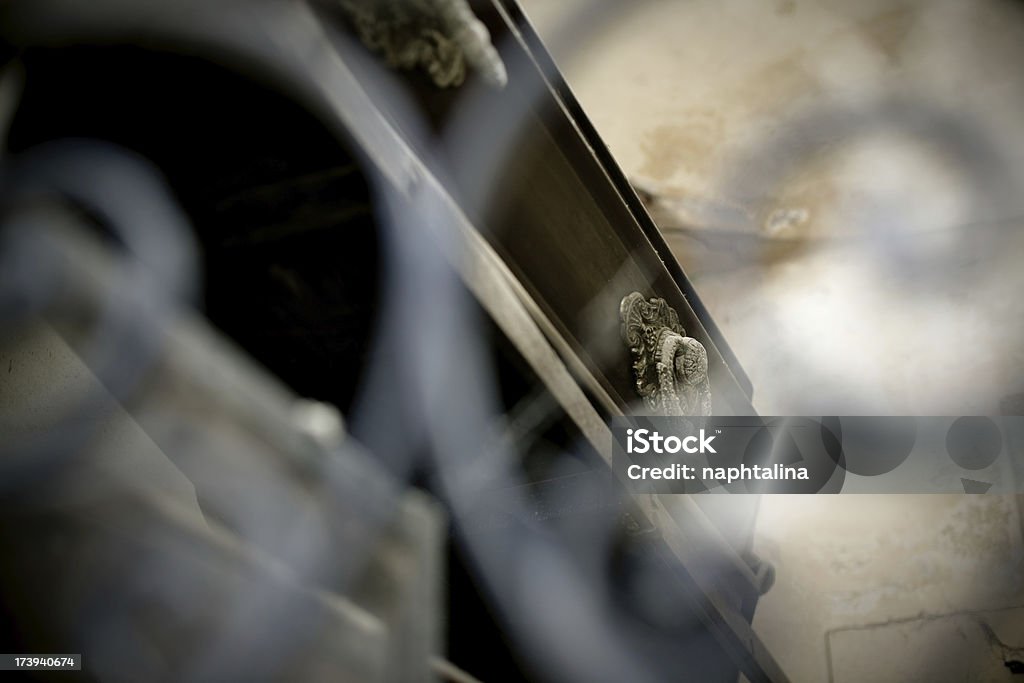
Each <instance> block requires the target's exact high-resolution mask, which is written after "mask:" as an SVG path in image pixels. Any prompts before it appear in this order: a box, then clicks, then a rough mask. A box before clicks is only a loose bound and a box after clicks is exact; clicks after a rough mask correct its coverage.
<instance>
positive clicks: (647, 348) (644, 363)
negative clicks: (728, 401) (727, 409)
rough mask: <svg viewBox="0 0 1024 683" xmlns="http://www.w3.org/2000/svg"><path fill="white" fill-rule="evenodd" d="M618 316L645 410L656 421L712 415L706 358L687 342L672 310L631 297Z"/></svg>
mask: <svg viewBox="0 0 1024 683" xmlns="http://www.w3.org/2000/svg"><path fill="white" fill-rule="evenodd" d="M619 316H620V317H621V319H622V339H623V341H624V342H626V345H627V346H628V347H629V350H630V353H631V354H632V355H633V372H634V374H635V379H636V391H637V393H638V394H640V396H641V398H643V400H644V403H645V404H646V406H647V408H648V409H649V410H651V411H652V413H654V414H656V415H710V414H711V382H710V380H709V379H708V353H707V350H706V349H705V348H704V345H703V344H701V343H700V342H699V341H697V340H696V339H693V338H692V337H687V336H686V331H685V330H683V328H682V326H681V325H680V324H679V316H678V315H677V314H676V312H675V310H673V308H672V307H671V306H669V305H668V303H666V301H665V300H664V299H650V300H645V299H644V297H643V296H642V295H641V294H640V293H639V292H633V293H631V294H628V295H626V297H625V298H623V299H622V303H621V304H620V305H619Z"/></svg>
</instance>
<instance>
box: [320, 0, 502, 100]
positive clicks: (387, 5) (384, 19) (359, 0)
mask: <svg viewBox="0 0 1024 683" xmlns="http://www.w3.org/2000/svg"><path fill="white" fill-rule="evenodd" d="M328 1H329V0H328ZM334 2H337V4H338V6H339V7H341V9H342V10H343V11H344V12H345V13H346V14H347V15H348V17H349V20H350V21H351V22H352V24H353V26H354V28H355V31H356V33H357V34H358V35H359V38H360V39H361V40H362V41H363V43H364V44H365V45H366V46H367V47H369V48H370V49H371V50H373V51H375V52H377V53H380V54H381V55H382V56H383V57H384V59H385V61H387V63H388V65H389V66H391V67H392V68H396V69H415V68H420V69H423V70H424V71H426V72H427V74H429V75H430V78H431V80H433V81H434V84H435V85H437V86H439V87H442V88H448V87H455V86H458V85H461V84H462V82H463V80H464V79H465V77H466V71H467V68H473V69H475V70H476V72H477V73H479V74H480V75H481V77H482V78H483V79H484V81H485V82H487V83H489V84H490V85H493V86H495V87H503V86H504V85H505V82H506V80H507V74H506V72H505V66H504V64H503V63H502V61H501V57H499V56H498V51H497V50H495V49H494V46H493V44H492V43H491V37H490V34H489V33H488V31H487V28H486V27H485V26H484V25H483V23H482V22H481V21H480V20H479V19H477V18H476V16H475V15H474V14H473V12H472V10H471V9H470V7H469V4H468V3H467V2H466V0H334Z"/></svg>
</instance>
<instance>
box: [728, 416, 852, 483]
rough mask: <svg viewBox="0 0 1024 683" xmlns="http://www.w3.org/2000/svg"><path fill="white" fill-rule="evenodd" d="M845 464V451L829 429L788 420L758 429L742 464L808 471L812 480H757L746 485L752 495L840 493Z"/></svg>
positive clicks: (800, 421) (818, 424)
mask: <svg viewBox="0 0 1024 683" xmlns="http://www.w3.org/2000/svg"><path fill="white" fill-rule="evenodd" d="M819 437H820V438H819ZM842 462H843V454H842V449H841V448H840V447H839V442H838V440H837V439H835V438H834V437H833V436H832V435H831V432H829V430H828V429H826V428H825V427H824V426H822V425H821V424H820V423H818V422H816V421H815V420H810V419H806V418H789V419H787V420H785V421H784V422H783V423H781V424H779V425H776V426H772V427H768V426H764V427H761V428H760V429H758V431H757V433H756V434H755V435H754V436H753V437H752V438H751V439H750V441H749V442H748V443H747V447H746V449H745V450H744V453H743V464H744V465H747V466H750V467H752V466H755V465H756V466H758V467H772V466H773V465H774V464H779V465H782V466H783V467H806V468H807V474H808V476H809V479H807V480H792V479H789V480H784V479H777V480H761V481H758V480H754V481H746V482H745V484H746V488H747V490H748V491H749V492H750V493H838V492H839V491H840V490H842V488H843V482H844V481H845V470H844V469H843V468H842Z"/></svg>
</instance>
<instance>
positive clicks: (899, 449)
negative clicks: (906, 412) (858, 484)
mask: <svg viewBox="0 0 1024 683" xmlns="http://www.w3.org/2000/svg"><path fill="white" fill-rule="evenodd" d="M821 424H822V430H823V434H822V438H834V439H837V440H838V444H840V445H841V448H839V449H829V455H830V456H832V457H833V458H837V457H840V456H841V458H840V459H837V460H836V464H838V465H839V466H840V467H842V468H843V469H845V470H846V471H847V472H850V473H852V474H859V475H860V476H862V477H877V476H879V475H882V474H886V473H888V472H892V471H893V470H894V469H896V468H897V467H899V466H900V465H902V464H903V463H904V461H906V459H907V458H909V457H910V454H911V453H912V452H913V450H914V444H915V443H917V420H916V419H914V418H912V417H843V418H839V417H826V418H822V423H821ZM826 429H827V430H828V432H829V435H828V437H826V435H825V434H824V430H826Z"/></svg>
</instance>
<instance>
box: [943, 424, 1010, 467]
mask: <svg viewBox="0 0 1024 683" xmlns="http://www.w3.org/2000/svg"><path fill="white" fill-rule="evenodd" d="M1002 450H1003V435H1002V432H1000V431H999V426H998V425H997V424H996V423H995V422H993V421H992V419H991V418H987V417H976V416H970V417H961V418H958V419H957V420H956V421H955V422H954V423H953V424H952V425H950V427H949V431H948V432H947V433H946V452H947V453H949V457H950V458H951V459H952V460H953V462H955V463H956V464H957V465H960V467H963V468H964V469H965V470H983V469H985V468H986V467H988V466H990V465H991V464H992V463H994V462H995V461H996V458H997V457H999V453H1000V451H1002Z"/></svg>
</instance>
